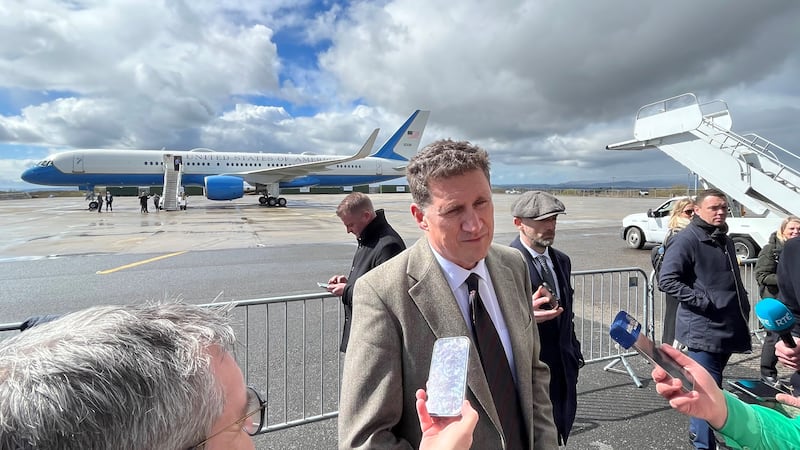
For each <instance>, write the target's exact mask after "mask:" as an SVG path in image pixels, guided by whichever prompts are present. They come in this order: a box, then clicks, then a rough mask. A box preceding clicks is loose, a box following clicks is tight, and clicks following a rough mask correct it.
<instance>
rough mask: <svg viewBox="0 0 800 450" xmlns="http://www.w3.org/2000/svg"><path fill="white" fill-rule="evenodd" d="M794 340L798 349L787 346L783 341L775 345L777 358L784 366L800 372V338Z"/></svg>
mask: <svg viewBox="0 0 800 450" xmlns="http://www.w3.org/2000/svg"><path fill="white" fill-rule="evenodd" d="M792 339H794V342H795V344H797V347H795V348H791V347H789V346H787V345H786V344H785V343H784V342H783V340H780V341H778V342H777V343H776V344H775V356H777V357H778V361H780V362H781V364H783V365H784V366H786V367H788V368H790V369H794V370H800V338H796V337H794V336H792Z"/></svg>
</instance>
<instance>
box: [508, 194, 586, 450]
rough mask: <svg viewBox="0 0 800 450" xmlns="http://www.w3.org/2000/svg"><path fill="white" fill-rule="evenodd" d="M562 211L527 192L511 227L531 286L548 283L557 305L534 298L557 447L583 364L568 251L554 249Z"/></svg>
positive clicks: (565, 433) (553, 201)
mask: <svg viewBox="0 0 800 450" xmlns="http://www.w3.org/2000/svg"><path fill="white" fill-rule="evenodd" d="M564 211H565V208H564V204H563V203H561V201H560V200H558V199H557V198H556V197H554V196H552V195H550V194H548V193H547V192H541V191H528V192H525V193H524V194H522V195H521V196H520V197H519V198H518V199H517V200H516V201H515V202H514V203H513V205H512V206H511V214H512V215H513V216H514V225H516V227H517V229H518V230H519V236H518V237H516V238H515V239H514V241H513V242H512V243H511V246H512V247H514V248H516V249H517V250H519V251H520V252H522V254H523V256H525V260H526V261H527V262H528V270H529V271H530V275H531V282H532V284H533V290H534V291H536V289H537V288H539V289H544V288H542V287H541V286H542V284H543V283H544V282H546V283H547V284H548V285H549V289H550V290H551V291H552V293H553V294H555V297H556V298H557V300H558V303H559V304H558V306H557V307H552V306H550V305H549V302H548V301H547V299H545V298H539V299H537V300H536V301H534V302H533V315H534V319H535V320H536V323H537V325H538V328H539V336H540V338H541V341H542V350H541V353H540V355H539V359H541V360H542V361H544V362H545V363H546V364H547V366H548V367H549V368H550V401H551V402H552V403H553V419H554V421H555V424H556V429H557V430H558V440H559V445H565V444H566V443H567V437H569V432H570V430H571V429H572V424H573V422H575V412H576V410H577V407H578V392H577V384H578V369H580V368H581V367H583V364H584V362H583V356H582V355H581V344H580V342H578V338H577V337H576V336H575V326H574V323H573V318H574V317H575V314H574V312H573V309H572V294H573V292H574V290H573V289H572V285H571V284H570V278H569V277H570V273H571V271H572V262H571V261H570V259H569V257H568V256H567V255H566V254H564V253H563V252H560V251H558V250H556V249H555V248H553V247H552V245H553V240H554V239H555V236H556V219H557V217H558V215H559V214H565V212H564ZM548 279H549V281H548ZM543 293H544V292H543Z"/></svg>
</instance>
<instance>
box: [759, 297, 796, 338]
mask: <svg viewBox="0 0 800 450" xmlns="http://www.w3.org/2000/svg"><path fill="white" fill-rule="evenodd" d="M756 316H757V317H758V320H759V321H760V322H761V325H763V326H764V328H765V329H766V330H767V331H772V332H775V333H780V332H783V331H788V330H791V329H792V327H794V314H792V312H791V311H789V309H788V308H787V307H786V305H784V304H783V303H781V302H780V301H778V300H775V299H774V298H763V299H761V301H759V302H758V303H756Z"/></svg>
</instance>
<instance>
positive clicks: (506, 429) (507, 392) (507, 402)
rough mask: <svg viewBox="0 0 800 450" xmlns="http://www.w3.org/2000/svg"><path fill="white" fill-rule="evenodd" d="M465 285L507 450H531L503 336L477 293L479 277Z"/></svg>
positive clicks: (471, 278)
mask: <svg viewBox="0 0 800 450" xmlns="http://www.w3.org/2000/svg"><path fill="white" fill-rule="evenodd" d="M466 283H467V289H468V292H469V309H470V315H471V317H472V330H473V334H474V337H475V346H476V347H477V348H478V354H479V355H480V358H481V363H482V365H483V372H484V374H485V375H486V381H487V382H488V383H489V390H490V391H491V393H492V400H493V401H494V406H495V409H497V415H498V416H499V417H500V424H501V426H502V427H503V435H504V437H505V441H506V444H507V445H506V448H508V449H523V448H528V445H527V440H528V435H527V432H526V430H525V427H524V426H523V423H524V420H523V417H522V409H521V408H520V404H519V398H517V389H516V385H515V384H514V378H513V377H512V376H511V369H510V368H509V365H508V358H506V352H505V350H503V344H502V342H501V341H500V336H499V335H498V334H497V329H496V328H495V326H494V323H492V318H491V317H490V316H489V312H488V311H487V310H486V307H485V306H484V304H483V300H481V296H480V294H479V293H478V275H477V274H475V273H471V274H470V275H469V277H467V282H466Z"/></svg>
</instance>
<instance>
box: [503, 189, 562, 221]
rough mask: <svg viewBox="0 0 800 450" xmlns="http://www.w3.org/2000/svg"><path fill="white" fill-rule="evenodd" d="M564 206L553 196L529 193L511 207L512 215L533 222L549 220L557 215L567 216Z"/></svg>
mask: <svg viewBox="0 0 800 450" xmlns="http://www.w3.org/2000/svg"><path fill="white" fill-rule="evenodd" d="M564 209H565V208H564V204H563V203H561V200H559V199H557V198H555V197H554V196H553V195H552V194H548V193H547V192H542V191H527V192H524V193H523V194H522V195H520V196H519V198H518V199H516V200H515V201H514V203H513V204H512V205H511V215H512V216H514V217H520V218H528V219H533V220H542V219H547V218H548V217H552V216H555V215H556V214H566V212H565V211H564Z"/></svg>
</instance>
